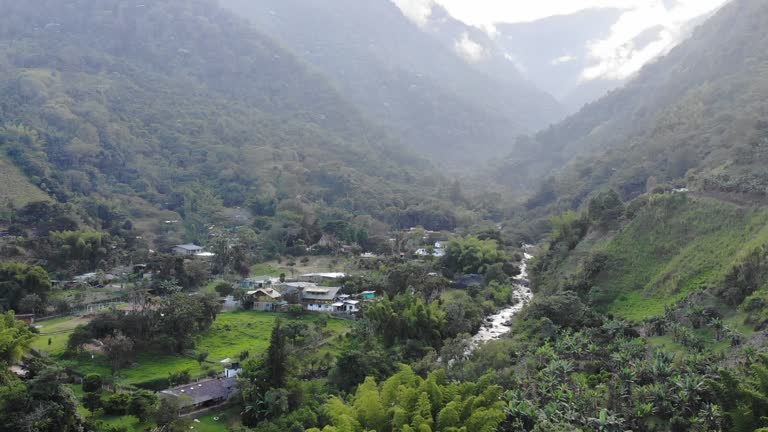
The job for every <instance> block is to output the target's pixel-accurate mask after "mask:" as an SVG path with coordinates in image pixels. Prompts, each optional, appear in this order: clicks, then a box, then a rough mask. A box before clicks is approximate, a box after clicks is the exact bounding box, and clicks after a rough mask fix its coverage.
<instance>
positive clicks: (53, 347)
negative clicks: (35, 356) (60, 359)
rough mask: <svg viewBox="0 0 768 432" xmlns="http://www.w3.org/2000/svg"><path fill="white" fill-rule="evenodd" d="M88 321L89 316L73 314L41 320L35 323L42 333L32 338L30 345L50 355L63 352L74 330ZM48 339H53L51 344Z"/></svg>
mask: <svg viewBox="0 0 768 432" xmlns="http://www.w3.org/2000/svg"><path fill="white" fill-rule="evenodd" d="M88 321H89V319H88V318H83V317H73V316H68V317H62V318H54V319H52V320H47V321H39V322H37V323H35V325H36V326H40V327H38V330H40V335H38V336H37V337H35V339H33V340H32V343H31V344H30V347H31V348H34V349H36V350H38V351H44V352H47V353H48V354H50V355H58V354H61V353H63V352H64V351H65V350H66V349H67V340H68V339H69V334H70V333H71V332H72V330H74V329H75V327H77V326H79V325H81V324H86V323H87V322H88ZM48 339H50V340H51V344H50V345H48Z"/></svg>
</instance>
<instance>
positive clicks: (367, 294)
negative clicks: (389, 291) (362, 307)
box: [360, 291, 376, 300]
mask: <svg viewBox="0 0 768 432" xmlns="http://www.w3.org/2000/svg"><path fill="white" fill-rule="evenodd" d="M375 298H376V291H363V292H361V293H360V299H362V300H373V299H375Z"/></svg>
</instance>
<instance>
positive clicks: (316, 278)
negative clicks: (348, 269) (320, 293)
mask: <svg viewBox="0 0 768 432" xmlns="http://www.w3.org/2000/svg"><path fill="white" fill-rule="evenodd" d="M346 276H347V275H346V273H306V274H303V275H301V276H299V281H302V282H314V283H322V282H330V281H335V280H338V279H342V278H344V277H346Z"/></svg>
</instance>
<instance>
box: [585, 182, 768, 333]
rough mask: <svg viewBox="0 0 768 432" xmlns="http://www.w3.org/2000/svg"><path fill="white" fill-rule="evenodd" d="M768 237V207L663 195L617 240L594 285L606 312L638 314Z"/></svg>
mask: <svg viewBox="0 0 768 432" xmlns="http://www.w3.org/2000/svg"><path fill="white" fill-rule="evenodd" d="M765 243H768V212H766V211H765V210H757V209H748V208H742V207H739V206H737V205H734V204H730V203H725V202H721V201H717V200H715V199H710V198H693V197H686V196H684V195H677V196H664V197H657V199H656V202H655V203H653V204H651V205H650V206H649V207H648V208H646V209H645V210H643V211H642V212H641V213H640V214H639V215H638V216H637V217H636V219H635V220H633V221H632V222H631V223H630V224H629V225H628V226H626V227H625V228H624V229H623V230H622V231H621V232H620V233H618V234H617V235H616V236H615V237H614V238H613V239H611V241H609V242H606V243H599V244H598V245H597V246H598V247H596V248H595V249H593V251H598V250H599V251H602V252H603V253H606V254H607V255H608V257H609V264H608V267H607V268H606V269H605V270H604V271H603V272H602V273H601V274H600V276H599V277H598V278H597V280H596V282H595V288H594V290H593V292H592V294H591V295H592V298H593V300H595V301H597V302H598V304H601V305H603V308H604V309H605V311H606V312H610V313H613V314H615V315H617V316H620V317H623V318H626V319H628V320H633V321H640V320H643V319H645V318H648V317H651V316H655V315H659V314H661V313H663V312H664V307H665V306H666V305H671V304H673V303H675V302H676V301H678V300H680V299H682V298H685V297H686V296H688V295H689V294H690V293H692V292H694V291H697V290H701V289H704V288H708V287H711V286H714V285H716V284H717V283H719V282H721V281H722V280H723V278H724V276H725V274H726V273H727V272H728V270H729V269H730V268H731V267H732V265H733V263H735V262H737V260H738V259H739V257H741V256H743V255H744V254H745V253H746V252H747V251H749V250H751V249H753V248H754V247H755V246H756V245H758V244H765Z"/></svg>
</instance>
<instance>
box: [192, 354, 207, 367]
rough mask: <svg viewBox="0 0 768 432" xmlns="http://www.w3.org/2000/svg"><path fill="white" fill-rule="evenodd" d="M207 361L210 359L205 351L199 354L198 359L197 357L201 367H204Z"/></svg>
mask: <svg viewBox="0 0 768 432" xmlns="http://www.w3.org/2000/svg"><path fill="white" fill-rule="evenodd" d="M207 359H208V353H207V352H205V351H204V352H200V353H197V357H195V360H197V364H199V365H200V366H202V365H203V363H205V360H207Z"/></svg>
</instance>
